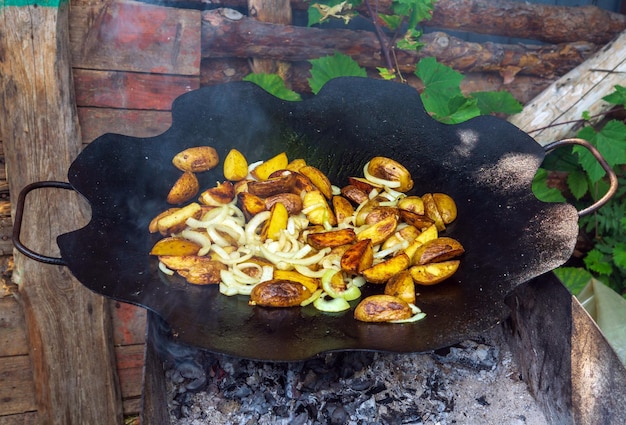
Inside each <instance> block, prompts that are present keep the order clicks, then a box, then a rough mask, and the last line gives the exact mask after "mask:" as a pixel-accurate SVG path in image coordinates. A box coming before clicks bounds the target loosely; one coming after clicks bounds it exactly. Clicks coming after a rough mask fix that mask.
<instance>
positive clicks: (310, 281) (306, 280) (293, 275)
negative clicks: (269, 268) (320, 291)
mask: <svg viewBox="0 0 626 425" xmlns="http://www.w3.org/2000/svg"><path fill="white" fill-rule="evenodd" d="M273 277H274V279H277V280H290V281H293V282H298V283H301V284H303V285H304V286H306V288H307V289H308V290H309V291H310V292H311V293H313V292H315V291H316V290H317V288H319V286H320V280H319V279H317V278H315V277H309V276H305V275H303V274H302V273H298V272H297V271H295V270H279V269H275V270H274V276H273Z"/></svg>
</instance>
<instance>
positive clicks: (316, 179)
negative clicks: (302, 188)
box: [298, 165, 333, 199]
mask: <svg viewBox="0 0 626 425" xmlns="http://www.w3.org/2000/svg"><path fill="white" fill-rule="evenodd" d="M298 172H299V173H300V174H302V175H303V176H305V177H308V178H309V180H311V182H312V183H313V184H314V185H315V187H317V189H319V191H320V192H322V194H323V195H324V196H325V197H326V199H330V198H331V197H332V196H333V189H332V185H331V183H330V180H329V179H328V177H326V174H324V173H322V172H321V171H320V170H319V169H317V168H315V167H313V166H312V165H306V166H304V167H302V168H300V170H298Z"/></svg>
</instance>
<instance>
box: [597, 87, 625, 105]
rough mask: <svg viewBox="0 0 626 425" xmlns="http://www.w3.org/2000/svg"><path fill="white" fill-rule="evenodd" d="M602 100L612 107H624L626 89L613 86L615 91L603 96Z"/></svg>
mask: <svg viewBox="0 0 626 425" xmlns="http://www.w3.org/2000/svg"><path fill="white" fill-rule="evenodd" d="M602 99H604V100H606V101H607V102H609V103H611V104H613V105H623V106H626V87H622V86H615V91H614V92H613V93H611V94H609V95H607V96H604V97H603V98H602Z"/></svg>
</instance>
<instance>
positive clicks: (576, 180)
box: [567, 172, 589, 199]
mask: <svg viewBox="0 0 626 425" xmlns="http://www.w3.org/2000/svg"><path fill="white" fill-rule="evenodd" d="M567 187H568V188H569V190H570V192H572V195H574V198H576V199H580V198H582V197H583V196H584V195H585V193H587V191H588V190H589V184H588V183H587V176H586V175H585V174H584V173H579V172H571V173H569V174H568V175H567Z"/></svg>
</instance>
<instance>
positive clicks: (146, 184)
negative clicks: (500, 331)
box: [58, 78, 578, 360]
mask: <svg viewBox="0 0 626 425" xmlns="http://www.w3.org/2000/svg"><path fill="white" fill-rule="evenodd" d="M172 118H173V122H172V126H171V128H170V129H169V130H168V131H166V132H165V133H163V134H162V135H159V136H157V137H153V138H144V139H140V138H132V137H127V136H122V135H117V134H106V135H103V136H102V137H100V138H98V139H96V140H95V141H94V142H92V143H91V144H90V145H89V146H88V147H87V148H86V149H85V150H84V151H83V152H82V153H81V154H80V155H79V157H78V158H77V159H76V160H75V161H74V163H73V164H72V165H71V167H70V170H69V181H70V183H71V184H72V185H73V186H74V187H75V188H76V190H77V191H79V192H80V193H82V194H83V195H84V196H85V197H86V198H87V200H88V201H89V203H90V205H91V208H92V219H91V221H90V223H89V224H88V225H87V226H86V227H84V228H82V229H79V230H77V231H74V232H71V233H67V234H64V235H61V236H59V238H58V244H59V247H60V250H61V256H62V258H63V260H64V261H66V263H67V264H68V267H69V269H70V270H71V272H72V273H73V274H74V275H75V276H76V277H77V279H78V280H79V281H80V282H82V283H83V284H84V285H85V286H87V287H88V288H90V289H92V290H94V291H96V292H98V293H100V294H102V295H105V296H107V297H111V298H114V299H117V300H120V301H125V302H130V303H134V304H138V305H141V306H144V307H146V308H148V309H150V310H153V311H154V312H156V313H158V314H159V315H160V316H161V317H163V318H164V319H165V320H166V321H167V322H168V323H169V325H170V326H171V328H172V332H173V335H174V336H175V338H177V339H178V340H180V341H181V342H184V343H188V344H192V345H196V346H199V347H202V348H206V349H208V350H211V351H215V352H220V353H225V354H230V355H234V356H242V357H247V358H252V359H262V360H301V359H305V358H308V357H311V356H313V355H315V354H317V353H321V352H325V351H337V350H354V349H357V350H384V351H394V352H416V351H427V350H432V349H436V348H440V347H445V346H449V345H451V344H454V343H457V342H459V341H461V340H464V339H466V338H468V337H471V336H472V335H475V334H477V333H480V332H481V331H484V330H485V329H488V328H490V327H492V326H494V325H495V324H497V323H499V322H500V321H501V320H503V319H504V318H505V317H507V315H508V313H509V309H508V308H507V307H506V306H505V304H504V297H505V296H506V294H508V293H509V292H510V291H511V290H512V289H513V288H515V287H516V286H518V285H519V284H521V283H522V282H525V281H528V280H529V279H531V278H533V277H535V276H538V275H540V274H542V273H545V272H547V271H549V270H552V269H554V268H555V267H557V266H559V265H561V264H563V263H564V262H565V261H566V260H567V259H568V258H569V257H570V255H571V253H572V251H573V249H574V244H575V241H576V235H577V232H578V226H577V223H578V217H577V214H576V211H575V209H574V208H573V207H572V206H571V205H567V204H545V203H542V202H540V201H538V200H537V199H536V198H535V197H534V196H533V194H532V191H531V181H532V178H533V175H534V174H535V172H536V170H537V168H538V167H539V165H540V163H541V162H542V159H543V156H544V152H543V150H542V148H541V146H539V145H538V144H537V143H536V142H535V141H534V140H533V139H532V138H531V137H529V136H528V135H527V134H525V133H523V132H522V131H521V130H519V129H518V128H516V127H515V126H513V125H511V124H509V123H507V122H506V121H503V120H500V119H497V118H494V117H479V118H475V119H473V120H470V121H468V122H466V123H463V124H459V125H444V124H441V123H438V122H436V121H434V120H432V119H431V118H430V117H429V116H428V114H427V113H426V112H425V111H424V109H423V106H422V103H421V101H420V98H419V95H418V93H417V92H416V91H415V90H414V89H413V88H411V87H409V86H406V85H401V84H398V83H391V82H384V81H378V80H373V79H364V78H341V79H336V80H333V81H331V82H329V83H328V84H327V85H326V86H325V87H324V89H323V90H322V91H321V92H320V93H319V94H318V95H317V96H315V97H313V98H311V99H307V100H304V101H301V102H286V101H282V100H279V99H277V98H274V97H273V96H270V95H269V94H267V93H266V92H264V91H263V90H261V89H260V88H258V87H257V86H255V85H253V84H251V83H244V82H242V83H230V84H225V85H219V86H213V87H208V88H203V89H200V90H196V91H193V92H190V93H187V94H185V95H183V96H181V97H179V98H178V99H177V100H176V101H175V102H174V104H173V111H172ZM198 145H211V146H214V147H215V148H216V149H217V150H218V153H219V154H220V156H221V157H222V158H223V157H224V156H225V155H226V153H227V152H228V151H229V150H230V149H231V148H237V149H239V150H240V151H241V152H243V153H244V154H245V155H246V157H247V158H248V160H249V161H250V162H253V161H257V160H263V159H267V158H269V157H271V156H273V155H275V154H277V153H280V152H282V151H286V152H287V154H288V156H289V157H290V158H297V157H302V158H305V159H306V160H307V161H308V162H309V163H310V164H312V165H315V166H317V167H319V168H320V169H322V170H324V171H326V172H327V173H328V175H329V177H330V178H331V181H333V182H334V183H335V184H338V185H341V184H344V183H345V182H346V179H347V177H348V176H351V175H362V167H363V165H364V164H365V163H366V162H367V161H368V160H369V159H370V158H371V157H373V156H376V155H384V156H388V157H391V158H394V159H396V160H398V161H399V162H401V163H403V164H404V165H405V166H407V168H408V169H409V170H410V171H411V173H412V176H413V179H414V181H415V182H416V184H415V189H414V190H413V193H414V194H418V195H421V194H423V193H426V192H445V193H448V194H450V195H451V196H452V197H453V198H454V199H455V201H456V202H457V206H458V217H459V218H458V219H457V221H456V222H455V223H454V224H453V225H451V226H450V227H449V228H448V229H447V231H446V232H447V234H448V235H449V236H452V237H454V238H457V239H458V240H459V241H460V242H461V243H462V244H463V245H464V247H465V249H466V254H465V256H464V258H463V259H462V262H461V267H460V268H459V270H458V272H457V273H456V275H455V276H454V277H453V278H452V279H450V280H449V281H448V282H446V283H444V284H441V285H437V286H434V287H430V288H423V289H422V288H420V290H419V291H420V295H419V298H418V305H419V306H420V307H421V308H422V309H423V311H425V312H426V314H427V317H426V319H424V320H422V321H420V322H417V323H413V324H403V325H395V324H367V323H360V322H357V321H355V320H354V319H353V318H352V314H351V313H350V312H346V313H344V314H338V315H331V314H322V313H320V312H317V311H315V310H314V308H313V307H308V308H304V309H300V308H297V309H283V310H267V309H263V308H260V307H255V308H252V307H250V306H248V304H247V299H246V297H239V296H237V297H225V296H223V295H220V294H219V293H218V288H217V287H216V286H212V287H202V286H193V285H188V284H186V283H185V282H183V281H181V280H177V279H172V278H167V277H165V276H164V275H162V274H161V273H159V272H158V270H157V261H156V259H155V258H151V257H150V256H149V255H148V252H149V251H150V248H151V247H152V245H153V244H154V243H155V241H156V239H158V237H157V236H154V235H150V234H149V233H148V230H147V228H148V223H149V221H150V220H151V219H152V217H154V216H155V215H156V214H157V213H159V212H161V211H162V210H164V209H166V208H168V207H169V206H168V205H167V204H166V202H165V198H166V195H167V193H168V191H169V188H170V187H171V186H172V184H173V183H174V181H175V180H176V179H177V178H178V176H179V173H180V172H179V171H178V170H176V169H175V168H174V167H173V166H172V165H171V159H172V157H173V156H174V155H175V154H176V153H177V152H179V151H181V150H183V149H185V148H188V147H191V146H198ZM199 177H200V182H201V185H202V186H207V187H208V186H212V185H214V184H215V182H216V181H218V180H223V176H222V175H221V171H220V167H218V168H217V169H215V170H212V171H210V172H207V173H203V174H202V175H200V176H199Z"/></svg>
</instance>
